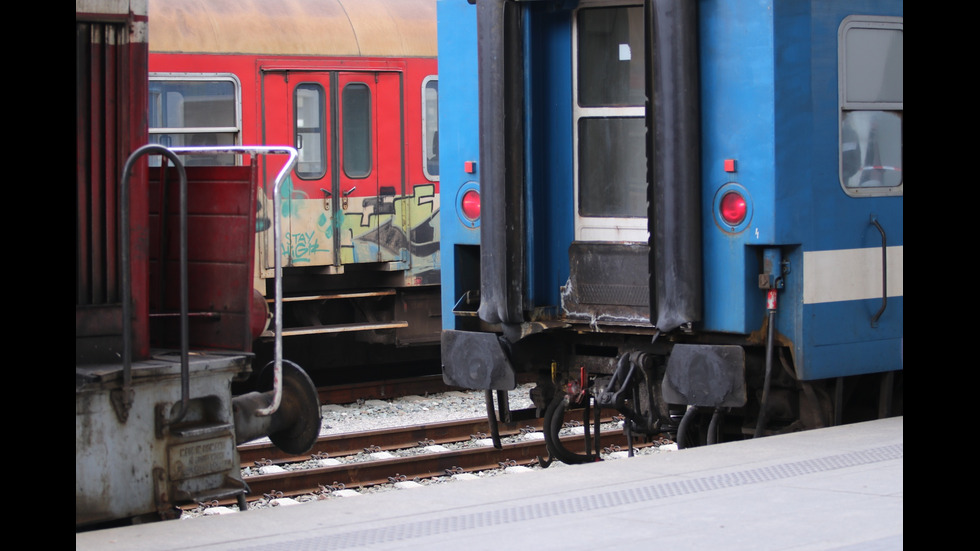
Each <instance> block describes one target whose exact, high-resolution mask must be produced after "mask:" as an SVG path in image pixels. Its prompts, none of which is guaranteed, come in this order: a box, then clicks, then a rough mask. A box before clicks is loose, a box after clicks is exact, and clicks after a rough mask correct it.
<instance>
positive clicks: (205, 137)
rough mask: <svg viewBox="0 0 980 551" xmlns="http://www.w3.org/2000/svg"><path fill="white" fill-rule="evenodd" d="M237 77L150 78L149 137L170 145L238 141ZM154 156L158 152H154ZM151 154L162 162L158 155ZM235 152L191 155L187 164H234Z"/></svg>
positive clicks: (155, 76) (166, 75)
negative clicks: (230, 153)
mask: <svg viewBox="0 0 980 551" xmlns="http://www.w3.org/2000/svg"><path fill="white" fill-rule="evenodd" d="M239 106H240V101H239V87H238V81H237V80H236V79H235V78H234V77H232V76H227V77H217V78H215V77H207V78H198V77H194V76H192V75H172V74H160V75H154V76H152V77H151V78H150V141H151V142H152V143H157V144H161V145H164V146H167V147H184V146H211V145H236V144H237V143H238V139H239V138H238V135H239V132H240V124H241V123H240V121H241V116H240V108H239ZM154 157H155V156H154ZM154 157H151V159H150V161H151V164H153V163H154V162H155V163H156V166H159V161H160V159H159V157H155V158H154ZM235 157H236V156H235V155H190V156H187V157H186V158H185V159H184V162H185V163H187V164H188V165H234V164H235Z"/></svg>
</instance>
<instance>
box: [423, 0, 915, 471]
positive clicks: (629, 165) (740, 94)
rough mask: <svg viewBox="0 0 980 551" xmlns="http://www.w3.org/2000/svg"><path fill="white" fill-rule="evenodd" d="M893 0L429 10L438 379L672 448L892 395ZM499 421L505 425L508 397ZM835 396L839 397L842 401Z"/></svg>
mask: <svg viewBox="0 0 980 551" xmlns="http://www.w3.org/2000/svg"><path fill="white" fill-rule="evenodd" d="M902 32H903V5H902V2H900V1H897V2H896V1H878V0H865V1H848V2H843V1H841V2H834V1H820V2H808V1H779V2H775V1H768V2H767V1H761V2H725V1H700V2H682V1H677V0H652V1H647V2H646V3H644V2H605V1H604V2H590V1H586V0H581V1H579V2H574V1H523V2H520V1H512V0H487V1H484V0H478V1H477V2H475V5H474V4H473V3H471V2H466V1H463V0H443V1H442V2H440V5H439V56H440V60H439V68H440V80H441V86H442V87H443V91H442V92H443V93H442V94H441V95H440V98H439V101H440V106H439V109H440V112H441V113H442V116H441V118H440V132H439V134H440V148H441V154H442V158H443V176H442V185H443V197H445V198H446V205H447V212H448V214H447V215H445V216H444V217H443V220H442V230H441V233H442V238H443V247H442V251H443V261H444V263H445V264H444V267H445V269H444V271H443V274H444V277H443V288H442V293H443V316H442V319H443V339H442V353H443V375H444V378H445V380H446V381H447V382H448V383H450V384H455V385H459V386H463V387H467V388H475V389H484V390H486V391H487V397H488V400H490V401H491V402H489V403H488V411H490V412H491V415H490V416H491V417H495V415H494V414H493V413H492V412H493V404H492V399H493V392H494V391H497V392H498V398H505V396H506V394H505V392H504V391H506V390H508V389H512V388H514V386H515V384H516V381H517V380H519V379H520V378H521V377H524V376H530V377H534V378H536V380H537V382H538V384H537V386H536V387H535V389H534V391H532V397H533V398H534V400H535V404H536V405H537V410H538V411H537V412H536V413H537V414H539V415H540V414H542V412H543V414H544V416H545V417H546V425H545V426H546V436H547V437H548V438H547V440H548V442H549V447H550V448H551V450H552V452H553V453H554V454H556V456H558V457H559V458H562V459H565V460H572V461H577V460H582V461H586V460H591V459H592V458H593V454H592V452H591V451H588V450H586V451H585V453H580V452H579V451H569V450H566V449H564V447H563V446H562V445H561V442H560V440H558V439H557V438H556V434H557V431H558V428H560V423H559V418H560V417H561V415H559V414H560V413H564V411H565V410H566V409H569V408H576V407H583V408H584V409H585V410H586V415H587V412H588V409H589V408H593V409H594V410H598V409H601V408H615V409H617V410H619V411H620V412H621V413H622V414H624V415H625V417H626V418H627V422H626V423H625V426H626V429H627V433H628V434H629V435H648V436H649V435H654V434H658V433H663V432H667V433H668V434H671V435H673V436H674V437H676V438H677V439H678V440H679V442H680V443H681V444H682V445H690V444H696V443H703V442H712V441H716V440H718V439H722V438H742V437H746V436H757V435H761V434H771V433H774V432H779V431H788V430H797V429H800V428H812V427H819V426H825V425H829V424H833V423H839V422H846V421H848V420H856V419H859V418H862V417H863V416H864V417H866V416H875V415H887V414H889V413H890V412H897V411H901V396H902V393H901V389H902V369H903V358H902V349H903V326H902V319H903V287H902V285H903V275H902V273H903V239H904V238H903V222H902V217H903V207H902V201H903V199H902V196H903V190H904V181H903V178H902V158H903V151H902V144H903V126H902V121H903V88H902V85H903V73H902V72H903V50H902V44H903V43H902V40H903V39H902ZM497 406H498V407H499V409H500V410H501V411H500V415H501V416H506V415H509V414H510V413H511V412H509V410H508V408H506V402H505V401H503V400H501V401H500V403H499V404H497ZM845 406H846V407H845Z"/></svg>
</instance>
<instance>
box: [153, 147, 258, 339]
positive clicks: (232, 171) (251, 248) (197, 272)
mask: <svg viewBox="0 0 980 551" xmlns="http://www.w3.org/2000/svg"><path fill="white" fill-rule="evenodd" d="M159 174H160V171H158V170H154V171H153V172H152V173H151V182H150V189H151V193H150V194H149V196H150V198H151V204H150V212H151V223H150V247H149V250H150V253H151V260H150V287H151V294H150V300H151V304H152V306H153V312H154V313H158V312H159V313H172V312H178V311H179V309H180V303H179V298H180V294H179V293H180V290H179V283H180V274H179V257H180V256H179V255H180V249H179V240H178V238H179V226H178V218H177V213H178V185H177V183H178V180H177V174H176V172H175V171H174V170H173V169H171V170H170V171H169V172H168V176H167V178H168V182H169V185H168V187H167V193H166V205H167V216H166V228H161V225H160V221H161V216H160V205H161V200H160V198H161V195H162V194H161V192H160V183H159ZM187 178H188V199H187V202H188V219H187V226H188V235H189V239H188V287H189V289H188V294H189V297H188V306H189V310H190V312H191V324H190V339H191V343H190V344H191V347H192V348H198V349H200V348H219V349H225V350H235V351H251V347H252V335H251V331H250V328H249V323H250V316H251V308H252V294H253V293H252V280H253V276H254V271H253V270H254V258H255V217H256V209H255V207H256V190H257V183H256V182H257V171H255V170H253V168H252V166H237V167H188V168H187ZM164 236H166V239H167V247H166V248H167V251H166V253H165V256H164V258H165V262H163V263H161V262H160V255H159V251H160V240H161V238H162V237H164ZM161 301H162V306H161ZM156 329H159V330H160V332H159V339H158V338H157V337H158V332H157V331H156ZM177 330H178V325H177V319H176V318H173V317H168V318H161V319H160V320H159V321H158V322H155V323H154V344H159V345H161V346H164V345H165V346H175V345H176V344H177V343H178V341H177V335H178V332H177Z"/></svg>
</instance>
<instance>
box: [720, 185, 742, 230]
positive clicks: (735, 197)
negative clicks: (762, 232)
mask: <svg viewBox="0 0 980 551" xmlns="http://www.w3.org/2000/svg"><path fill="white" fill-rule="evenodd" d="M720 208H721V219H722V220H724V221H725V223H726V224H728V225H730V226H737V225H739V224H741V223H742V221H743V220H745V215H746V214H747V213H748V205H747V204H746V202H745V197H742V194H740V193H738V192H737V191H729V192H727V193H725V195H724V196H722V198H721V207H720Z"/></svg>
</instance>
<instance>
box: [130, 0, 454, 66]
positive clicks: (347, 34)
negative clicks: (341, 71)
mask: <svg viewBox="0 0 980 551" xmlns="http://www.w3.org/2000/svg"><path fill="white" fill-rule="evenodd" d="M435 3H436V2H435V0H396V1H392V0H276V1H275V2H270V1H267V0H150V10H149V11H150V15H149V20H150V31H149V33H150V51H152V52H173V53H215V54H233V53H242V54H246V53H247V54H260V55H261V54H265V55H337V56H381V57H435V55H436V5H435Z"/></svg>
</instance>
